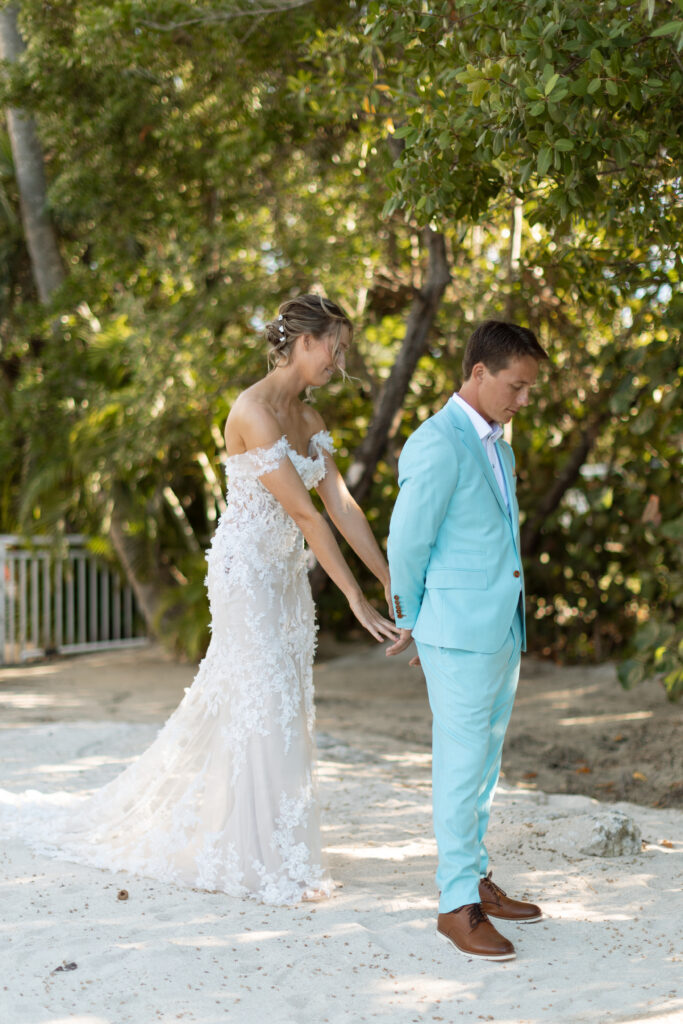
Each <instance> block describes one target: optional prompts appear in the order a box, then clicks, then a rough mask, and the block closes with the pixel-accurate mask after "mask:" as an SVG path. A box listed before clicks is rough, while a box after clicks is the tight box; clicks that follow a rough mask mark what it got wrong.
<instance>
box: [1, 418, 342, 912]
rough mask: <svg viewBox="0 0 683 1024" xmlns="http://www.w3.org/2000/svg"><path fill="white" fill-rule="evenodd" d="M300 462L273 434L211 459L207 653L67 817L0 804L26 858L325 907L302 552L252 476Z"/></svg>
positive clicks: (26, 802) (314, 469)
mask: <svg viewBox="0 0 683 1024" xmlns="http://www.w3.org/2000/svg"><path fill="white" fill-rule="evenodd" d="M326 451H328V452H332V451H334V448H333V445H332V439H331V437H330V435H329V434H328V433H327V432H325V431H321V432H319V433H318V434H316V435H314V437H313V438H312V439H311V443H310V447H309V455H308V456H306V457H304V456H302V455H300V454H299V453H298V452H296V451H295V450H294V449H293V448H292V447H291V445H290V444H289V442H288V440H287V438H286V437H285V436H283V437H282V438H281V439H280V440H279V441H277V442H276V443H275V444H273V445H272V446H270V447H268V448H259V449H254V450H251V451H248V452H244V453H243V454H241V455H233V456H231V457H229V458H228V459H227V460H226V469H227V474H228V485H229V487H228V507H227V511H226V512H225V513H224V515H223V516H222V517H221V520H220V522H219V525H218V529H217V531H216V534H215V536H214V538H213V542H212V544H211V547H210V549H209V552H208V556H207V561H208V575H207V584H208V591H209V601H210V605H211V642H210V645H209V648H208V651H207V654H206V657H205V658H204V660H203V661H202V662H201V664H200V666H199V669H198V671H197V675H196V676H195V679H194V682H193V683H192V685H191V686H190V687H189V689H187V690H186V691H185V697H184V698H183V700H182V702H181V703H180V705H179V707H178V708H177V710H176V711H175V712H174V713H173V714H172V715H171V717H170V718H169V719H168V721H167V723H166V725H165V726H164V727H163V728H162V729H161V731H160V732H159V734H158V736H157V738H156V740H155V741H154V742H153V743H152V745H151V746H150V747H149V748H148V749H147V750H146V751H145V752H144V753H143V754H142V755H141V756H140V757H139V758H138V759H137V760H136V761H135V762H134V763H133V764H132V765H130V767H128V768H127V769H126V770H125V771H124V772H123V773H122V774H121V775H119V776H118V777H117V778H115V779H114V780H113V781H112V782H110V783H109V784H108V785H106V786H104V787H103V788H102V789H100V790H97V791H96V792H95V793H94V794H93V795H92V796H90V797H88V798H87V799H85V801H84V802H82V803H80V804H78V805H76V806H66V807H65V806H59V805H58V804H59V802H60V801H59V794H52V795H48V794H38V793H35V792H29V793H24V794H18V795H17V794H9V793H7V791H2V799H1V800H0V818H1V819H2V825H3V827H4V828H5V829H6V828H12V830H13V831H14V832H15V833H16V832H18V833H19V834H20V835H21V836H22V837H23V838H24V839H26V840H27V841H28V842H29V843H30V845H31V846H32V847H34V848H35V849H36V850H38V852H41V853H45V854H48V855H50V856H58V857H62V858H65V859H68V860H73V861H76V862H78V863H85V864H91V865H95V866H97V867H100V868H107V869H110V870H112V871H128V872H131V873H133V874H137V875H144V876H148V877H151V878H155V879H159V880H162V881H167V882H173V883H176V884H179V885H185V886H191V887H196V888H200V889H208V890H211V891H220V892H225V893H228V894H229V895H231V896H240V897H253V898H255V899H258V900H261V901H262V902H264V903H271V904H291V903H296V902H297V901H299V900H301V899H302V898H303V897H305V896H306V894H312V893H315V894H319V893H323V894H328V895H329V894H330V892H331V890H332V888H333V883H332V882H331V881H330V879H329V877H328V876H327V874H326V873H325V871H324V870H323V868H322V866H321V850H320V829H319V820H318V808H317V802H316V793H315V780H314V772H313V759H314V735H313V725H314V706H313V682H312V665H313V654H314V648H315V612H314V607H313V601H312V598H311V591H310V586H309V583H308V577H307V560H306V552H305V550H304V546H303V538H302V535H301V532H300V530H299V529H298V527H297V526H296V524H295V523H294V521H293V520H292V519H291V518H290V517H289V516H288V515H287V513H286V512H285V511H284V509H283V508H282V506H281V505H280V504H279V502H278V501H276V499H275V498H274V497H273V496H272V495H271V494H270V492H269V491H268V490H267V489H266V488H265V487H264V486H263V484H262V483H261V482H260V480H259V477H260V476H261V474H263V473H267V472H269V471H272V470H273V469H275V468H276V467H277V466H278V465H279V463H280V462H281V461H282V460H283V459H285V458H289V459H290V460H291V461H292V463H293V465H294V467H295V468H296V470H297V471H298V473H299V475H300V476H301V478H302V480H303V482H304V484H305V485H306V487H307V488H311V487H314V486H315V485H316V484H318V483H319V482H320V481H321V480H322V478H323V477H324V475H325V459H324V453H325V452H326Z"/></svg>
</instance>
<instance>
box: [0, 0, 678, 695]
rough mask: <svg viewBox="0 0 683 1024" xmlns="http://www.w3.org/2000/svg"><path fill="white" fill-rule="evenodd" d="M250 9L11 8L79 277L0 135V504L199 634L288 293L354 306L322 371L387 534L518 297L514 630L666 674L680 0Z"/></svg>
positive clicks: (19, 83) (9, 66) (544, 644)
mask: <svg viewBox="0 0 683 1024" xmlns="http://www.w3.org/2000/svg"><path fill="white" fill-rule="evenodd" d="M265 6H266V5H258V4H253V3H252V4H240V5H237V4H229V3H222V4H218V3H211V2H208V0H204V2H201V3H189V2H182V0H173V2H171V0H157V2H152V0H115V2H111V3H106V4H105V3H101V2H95V0H69V2H64V3H60V4H58V5H46V4H44V3H42V2H38V0H23V2H22V3H21V5H20V7H19V8H18V11H17V13H18V24H19V27H20V29H21V32H22V35H23V38H24V41H25V43H26V50H25V52H24V53H23V55H22V56H21V57H20V58H19V59H18V60H16V61H13V62H9V61H8V62H6V63H5V65H4V74H3V77H2V86H1V91H2V105H3V106H4V107H5V109H6V110H8V111H10V110H12V109H19V110H21V111H23V113H24V115H26V116H27V117H28V118H30V119H31V120H32V121H33V122H34V123H35V125H36V128H37V132H38V137H39V139H40V142H41V144H42V154H43V155H42V159H43V161H44V167H45V173H46V176H47V181H48V186H49V191H48V207H49V213H50V217H51V220H52V223H53V225H54V230H55V233H56V236H57V238H58V244H59V249H60V252H61V255H62V260H63V264H64V278H63V283H62V285H61V286H60V287H59V288H58V289H57V290H56V291H55V292H54V293H53V294H52V296H51V298H50V300H49V302H48V303H47V304H45V303H40V302H39V301H38V299H37V294H36V289H35V285H34V283H33V282H34V278H33V274H32V259H34V258H33V257H31V256H30V254H29V250H28V248H27V245H26V241H25V233H24V231H22V223H23V222H22V211H21V209H20V206H19V198H20V195H19V193H20V188H19V185H18V181H19V174H18V171H19V167H18V165H17V160H16V155H15V156H14V157H13V152H12V147H11V145H10V141H9V139H8V137H7V136H3V137H2V139H1V140H0V142H1V144H0V248H1V249H2V255H3V263H2V266H3V270H2V275H1V276H0V346H1V349H0V369H1V371H2V372H1V373H0V394H1V398H2V410H3V415H2V417H1V418H0V439H1V443H0V448H1V452H2V454H1V455H0V460H1V463H0V479H1V480H2V484H1V485H0V487H1V490H0V529H3V530H10V529H11V530H14V529H17V528H18V529H22V530H25V531H29V532H31V531H32V532H40V533H43V532H54V531H55V530H57V531H59V530H66V529H69V530H73V529H77V530H82V531H84V532H88V533H90V534H92V535H94V536H99V537H101V538H106V539H107V543H108V544H109V545H110V547H111V552H112V555H113V553H114V552H115V553H116V554H117V556H118V557H119V558H120V559H122V560H123V561H124V565H125V566H126V570H127V572H128V573H129V575H130V576H131V577H132V578H133V580H134V581H135V582H137V585H138V590H139V592H140V593H141V594H142V595H143V597H144V598H145V600H146V608H147V611H148V618H149V620H150V622H151V623H155V624H156V625H157V626H158V627H159V628H161V629H162V631H165V632H166V634H167V635H169V636H171V637H172V638H173V639H174V640H175V642H176V645H177V646H178V647H179V648H181V649H183V650H185V651H188V652H189V653H190V654H192V655H196V654H197V653H199V651H200V650H201V647H202V644H203V643H204V642H205V638H206V606H205V601H204V599H203V595H202V589H201V581H202V578H203V556H202V550H203V549H204V547H205V546H206V544H207V543H208V540H209V538H210V536H211V533H212V530H213V528H214V525H215V521H216V517H217V515H219V514H220V512H221V510H222V507H223V496H222V480H221V472H222V471H221V466H220V460H221V457H222V445H223V442H222V439H221V429H222V423H223V421H224V419H225V415H226V413H227V410H228V408H229V406H230V403H231V401H232V400H233V398H234V396H235V394H236V393H237V392H238V391H239V389H240V388H241V387H243V386H244V385H245V384H246V383H248V382H249V381H251V380H253V379H255V377H256V376H257V375H258V374H259V373H261V372H263V369H264V366H265V360H264V353H263V348H262V344H261V341H260V338H259V334H258V328H259V325H260V323H261V322H262V321H263V319H265V318H266V317H268V316H270V315H271V314H272V312H273V311H274V310H275V308H276V307H277V304H278V303H279V301H281V299H282V298H283V297H285V296H286V295H289V294H291V293H292V292H293V291H301V290H311V289H320V290H323V291H325V292H326V293H327V294H330V295H332V296H334V297H335V298H337V299H339V300H340V301H341V302H342V303H344V304H345V305H346V306H347V307H349V309H350V311H351V312H352V314H353V316H354V319H355V321H356V323H357V325H358V340H357V343H356V346H355V349H354V353H353V357H352V361H351V365H350V367H349V370H350V373H351V375H352V380H351V381H350V382H348V383H341V382H338V383H335V384H334V385H332V386H331V387H330V388H329V389H328V390H327V391H326V392H325V393H322V392H321V393H320V394H319V395H318V396H316V401H317V403H318V405H319V407H320V409H321V411H322V413H323V415H324V416H325V417H326V418H327V420H328V422H329V424H330V425H331V427H332V429H333V432H334V434H335V437H336V440H337V442H338V445H339V458H340V464H341V466H342V468H343V469H344V470H345V471H348V473H349V479H350V481H351V482H353V483H356V482H357V481H359V480H362V479H365V480H366V481H367V486H366V487H365V490H364V491H362V500H363V503H364V506H365V507H366V509H367V511H368V515H369V517H370V519H371V521H372V522H373V525H374V526H375V528H376V531H377V533H378V535H379V536H381V537H383V536H384V535H385V534H386V531H387V525H388V517H389V514H390V509H391V503H392V500H393V497H394V496H395V492H396V480H395V466H396V459H397V456H398V453H399V451H400V448H401V445H402V443H403V441H404V439H405V437H406V436H407V435H408V434H409V433H410V431H411V430H413V429H414V428H415V426H416V425H417V424H418V423H419V422H420V421H421V420H422V419H424V418H425V417H426V416H427V415H429V414H430V413H431V412H432V411H433V410H434V409H436V408H438V406H439V405H440V404H442V402H443V401H444V399H445V398H446V396H447V395H448V394H449V393H450V391H451V390H452V388H453V384H454V382H455V381H457V379H458V375H459V361H460V357H461V353H462V347H463V344H464V341H465V339H466V337H467V334H468V333H469V331H470V330H471V328H472V324H473V323H474V322H476V321H477V320H478V319H481V318H482V317H484V316H487V315H494V316H505V317H511V318H518V319H520V320H521V321H523V322H526V323H528V324H529V325H530V326H532V327H533V328H534V329H535V330H536V331H537V332H538V334H539V336H540V338H541V340H542V342H543V344H544V345H545V346H546V347H547V349H548V351H549V353H550V356H551V368H550V370H549V372H548V373H547V375H546V377H545V379H544V380H543V381H542V383H541V385H540V386H539V388H538V395H537V399H536V401H535V403H534V404H533V406H531V407H530V408H529V409H528V410H526V411H525V413H524V414H523V415H520V416H519V417H517V418H516V420H515V437H514V443H515V450H516V453H517V462H518V470H519V482H520V504H521V506H522V508H523V509H524V522H523V535H524V543H525V549H526V555H527V577H528V589H529V609H528V611H529V618H530V638H531V642H532V644H533V646H534V649H535V650H537V651H539V652H542V653H544V654H546V655H548V656H554V657H562V658H571V659H574V658H591V659H593V658H596V659H599V658H605V657H616V658H617V659H620V660H623V664H622V668H621V674H622V681H623V682H624V684H625V685H633V684H634V683H636V682H637V681H639V679H640V678H643V677H644V676H645V675H650V674H652V673H659V674H660V676H661V678H662V679H663V681H664V683H665V685H666V687H667V690H668V692H669V694H670V696H675V695H677V694H679V693H680V692H681V691H682V690H683V650H682V648H681V645H680V633H677V630H676V618H677V616H680V607H681V602H682V601H683V587H682V585H681V565H680V539H681V533H682V530H683V506H682V503H681V495H680V483H679V472H680V437H681V412H680V408H681V404H680V381H681V369H680V365H681V358H680V356H681V350H680V342H679V336H680V320H681V304H680V300H679V299H678V298H677V290H678V285H679V281H680V257H678V256H677V254H676V252H675V242H676V238H677V229H678V227H679V222H677V217H678V216H679V212H678V211H680V198H681V196H680V179H679V173H680V172H679V168H680V158H681V139H680V124H681V121H682V118H681V113H682V111H681V99H680V97H681V94H682V90H681V85H682V84H683V82H682V79H683V71H682V67H683V65H682V63H681V42H682V41H683V28H682V27H681V26H682V25H683V18H682V17H681V4H680V3H679V2H678V0H677V3H675V4H674V3H652V2H650V3H647V2H645V3H641V2H637V3H636V2H634V3H623V2H617V0H576V2H574V3H572V4H558V3H549V2H546V0H532V2H530V3H526V4H524V5H517V4H510V3H505V2H502V0H478V2H460V3H458V4H454V3H433V4H426V3H423V2H417V0H407V2H400V3H399V2H398V0H396V2H393V0H392V2H387V3H378V2H371V3H369V4H368V5H366V6H362V7H361V6H358V5H355V4H348V3H344V4H342V3H332V4H330V3H322V2H318V3H295V2H290V3H286V2H280V3H278V4H273V5H272V7H277V8H278V9H277V10H271V13H267V14H266V13H264V8H265ZM267 6H268V7H269V8H270V7H271V5H270V4H269V5H267ZM13 10H17V5H13V7H12V6H10V7H7V8H6V11H10V12H12V11H13ZM9 125H10V122H9V120H8V126H9ZM364 436H369V437H371V438H372V439H373V443H372V444H367V443H366V444H365V447H363V446H361V441H362V439H363V437H364ZM359 466H360V469H359ZM363 472H364V473H365V476H364V477H363ZM370 481H371V483H370ZM358 486H360V484H359V485H358ZM363 486H365V485H363ZM359 493H361V492H359ZM319 604H320V611H321V618H322V621H323V624H326V625H328V626H329V625H332V626H334V627H335V628H342V627H347V626H348V625H349V619H348V614H347V611H346V609H345V607H344V606H343V602H342V601H341V600H340V597H339V595H337V594H336V592H334V591H333V590H332V589H329V588H328V589H326V590H325V591H324V592H323V593H321V595H320V599H319Z"/></svg>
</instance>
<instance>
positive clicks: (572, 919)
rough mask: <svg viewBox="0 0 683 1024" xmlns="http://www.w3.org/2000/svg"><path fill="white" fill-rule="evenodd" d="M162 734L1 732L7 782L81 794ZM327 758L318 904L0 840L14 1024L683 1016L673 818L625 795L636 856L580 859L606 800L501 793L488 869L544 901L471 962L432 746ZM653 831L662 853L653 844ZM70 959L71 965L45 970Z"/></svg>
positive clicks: (1, 934) (95, 728)
mask: <svg viewBox="0 0 683 1024" xmlns="http://www.w3.org/2000/svg"><path fill="white" fill-rule="evenodd" d="M154 731H155V730H154V729H153V728H152V727H151V726H125V725H123V724H121V723H118V724H106V723H105V724H99V725H98V724H96V723H92V722H91V723H74V724H72V725H67V724H64V725H51V726H49V727H48V726H45V725H43V726H36V727H35V728H32V729H28V730H27V729H22V730H18V731H16V732H11V731H10V730H6V731H4V732H3V738H6V739H7V745H6V748H7V756H8V766H9V769H10V774H11V777H12V786H13V787H14V788H16V789H18V788H20V787H21V786H23V785H24V784H26V785H29V786H31V787H34V788H35V787H39V788H47V787H48V786H50V787H51V788H52V787H53V786H65V787H68V788H69V789H70V790H72V791H73V793H74V794H76V795H77V794H80V793H84V792H86V787H87V788H88V789H91V788H92V787H94V786H96V785H98V784H101V783H102V782H103V781H105V780H107V779H108V778H110V777H111V775H112V774H113V773H115V772H116V771H117V770H118V769H119V768H120V767H122V766H125V764H128V763H129V762H130V760H131V758H133V757H134V756H135V754H136V753H137V752H138V751H139V750H141V749H144V747H145V746H146V744H147V742H149V739H150V738H151V737H152V736H153V735H154ZM321 758H322V760H321V762H320V769H319V773H318V774H319V779H320V786H321V803H322V806H323V810H324V814H323V838H324V842H325V843H326V854H327V856H328V857H329V861H330V868H331V872H332V877H333V878H335V879H336V880H337V881H339V882H341V883H342V886H343V887H342V888H340V889H337V890H336V891H335V893H334V895H333V896H332V898H330V899H328V900H324V901H320V902H317V903H315V904H301V905H299V906H297V907H291V908H277V907H264V906H262V905H259V904H255V903H253V902H252V901H240V900H235V899H231V898H229V897H227V896H225V895H222V894H220V893H208V892H203V891H198V890H189V889H180V888H176V887H174V886H172V885H165V884H162V883H158V882H155V881H152V880H148V879H145V878H140V877H136V876H133V875H129V874H125V873H122V872H121V873H118V874H115V875H112V874H109V873H107V872H106V871H98V870H97V869H94V868H87V867H83V866H79V865H73V864H69V863H66V862H59V861H56V860H47V859H45V858H41V857H38V856H35V855H33V854H31V853H30V852H29V851H28V850H27V849H26V848H25V847H24V846H23V844H22V843H21V842H20V841H18V840H13V841H8V840H6V841H5V842H4V843H3V844H2V846H1V847H0V863H2V868H3V878H4V880H3V881H2V882H0V886H1V890H0V891H2V899H3V918H4V920H3V922H2V924H0V950H1V951H2V952H3V953H10V954H11V957H12V963H13V964H15V965H16V967H15V972H14V974H13V975H10V976H7V977H6V978H5V979H4V981H3V985H6V986H7V990H6V992H5V996H6V1000H8V1001H9V1004H8V1005H9V1007H10V1016H9V1017H8V1018H7V1019H8V1020H9V1021H11V1024H57V1022H59V1021H61V1022H63V1024H66V1022H67V1021H68V1022H69V1024H74V1021H76V1022H79V1021H80V1022H82V1024H151V1022H152V1021H155V1020H162V1021H175V1020H181V1021H182V1020H188V1021H193V1022H195V1024H226V1022H228V1021H229V1022H230V1024H254V1022H255V1021H259V1020H262V1019H263V1018H264V1017H265V1018H266V1020H267V1021H268V1024H323V1022H328V1024H360V1022H363V1024H365V1022H366V1021H367V1022H368V1024H413V1022H415V1021H418V1022H419V1021H425V1022H426V1024H432V1022H443V1024H454V1022H456V1021H457V1024H461V1022H462V1024H478V1022H479V1021H481V1020H493V1021H495V1022H496V1024H522V1022H530V1024H559V1022H562V1024H571V1022H573V1021H576V1022H577V1024H578V1022H581V1024H609V1022H611V1021H614V1020H619V1021H620V1022H622V1024H624V1022H625V1021H627V1020H629V1021H631V1022H632V1024H636V1022H653V1024H658V1022H659V1021H661V1022H662V1024H673V1021H674V1019H675V1015H676V1014H678V1013H680V1012H681V1010H683V1004H682V1003H681V1001H680V997H679V996H678V979H679V971H680V963H679V962H678V961H677V955H678V954H677V948H676V946H677V942H678V927H679V916H680V915H679V912H678V909H677V905H678V904H677V901H678V895H677V892H676V888H677V882H676V881H675V879H677V878H678V877H680V871H678V870H677V869H676V867H675V865H676V864H677V863H678V861H680V858H681V842H680V840H681V823H682V822H683V815H681V814H680V812H676V811H656V810H653V809H650V808H642V807H631V806H629V805H625V807H626V809H627V810H628V813H631V814H633V815H634V816H636V817H637V820H638V822H639V825H640V827H641V829H642V832H643V835H644V836H646V838H648V841H649V842H648V845H647V847H646V848H645V850H644V851H643V852H642V853H641V854H638V855H634V856H631V857H622V858H616V859H605V858H596V857H587V856H584V855H580V854H578V853H577V852H576V850H575V848H574V847H573V846H572V844H571V836H572V829H573V827H574V823H575V821H578V820H579V818H581V816H584V817H585V816H586V815H587V814H593V813H598V812H600V811H601V805H600V804H598V803H597V802H596V801H591V800H589V799H587V798H585V797H576V796H575V797H562V796H550V797H548V796H546V795H545V794H544V793H532V792H520V791H519V790H516V789H514V788H506V787H505V786H502V787H501V788H500V789H499V792H498V795H497V798H496V802H495V805H494V809H493V815H492V821H491V829H490V833H489V837H490V843H489V849H490V853H491V858H492V865H493V869H494V878H495V879H496V880H497V881H498V882H499V884H501V885H502V886H503V888H505V889H507V890H508V891H509V892H511V893H512V894H514V895H517V896H524V895H526V896H528V897H529V898H533V899H534V900H538V902H540V903H541V905H542V907H543V909H544V913H545V918H544V920H542V921H541V922H539V923H538V924H534V925H529V926H526V927H519V926H515V925H511V924H501V925H500V928H501V931H502V932H503V933H504V934H506V935H507V936H508V937H509V938H511V939H512V941H513V942H514V943H515V946H516V948H517V959H516V960H514V961H510V962H507V963H500V964H494V963H489V962H486V961H473V960H470V959H468V958H465V957H463V956H461V955H459V954H458V953H457V952H456V951H455V950H454V949H453V948H452V947H449V946H447V945H445V944H443V943H442V942H440V941H439V940H438V939H437V937H436V935H435V923H436V913H437V894H436V891H435V883H434V872H435V869H436V844H435V842H434V839H433V834H432V829H431V804H430V791H429V790H430V779H429V774H430V763H431V759H430V757H429V754H428V752H425V751H424V750H420V751H412V750H409V749H408V750H406V749H405V748H398V749H396V750H385V751H384V752H383V753H381V754H380V753H375V752H373V751H363V750H361V749H357V748H354V747H351V746H349V745H347V744H345V743H344V742H342V741H338V742H337V741H335V742H334V743H333V744H332V745H331V746H330V748H329V756H328V754H327V753H326V751H325V750H324V749H323V750H321ZM659 836H662V837H666V838H667V841H669V842H670V843H671V844H672V846H671V847H660V846H657V847H653V846H652V845H651V843H653V842H654V841H655V839H656V838H657V837H659ZM664 853H666V855H667V856H666V859H665V858H664V857H663V854H664ZM672 856H674V858H675V859H674V861H672V859H671V857H672ZM123 888H125V889H126V890H127V892H128V894H129V895H128V899H127V900H125V901H119V900H118V899H117V893H118V891H119V890H120V889H123ZM65 960H66V961H73V962H75V963H76V964H77V965H78V966H77V969H75V970H73V971H72V972H71V973H68V974H55V973H53V972H54V971H55V969H56V967H57V966H58V965H60V964H62V963H63V962H64V961H65ZM103 1006H106V1007H107V1008H108V1010H107V1013H106V1014H105V1016H104V1017H102V1016H99V1014H100V1013H101V1007H103ZM46 1007H49V1010H48V1009H46ZM79 1014H80V1016H79ZM667 1016H668V1018H669V1019H668V1020H667ZM3 1024H4V1020H3Z"/></svg>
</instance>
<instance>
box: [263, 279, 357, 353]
mask: <svg viewBox="0 0 683 1024" xmlns="http://www.w3.org/2000/svg"><path fill="white" fill-rule="evenodd" d="M345 330H346V331H348V338H349V341H351V338H352V337H353V324H352V323H351V321H350V319H349V317H348V316H347V314H346V313H345V312H344V310H343V309H342V308H341V306H338V305H337V303H336V302H332V301H331V299H325V298H323V296H322V295H297V296H296V298H294V299H287V301H286V302H283V303H282V305H281V306H280V308H279V309H278V315H277V317H276V318H275V320H271V322H270V323H268V324H266V326H265V335H266V340H267V342H268V344H269V345H270V351H269V352H268V366H269V367H270V369H271V370H272V369H274V368H275V367H276V366H286V365H287V363H288V362H289V359H290V356H291V354H292V349H293V347H294V342H295V341H296V339H297V338H298V337H300V335H302V334H310V335H311V336H312V337H314V338H325V337H327V336H328V335H331V336H332V338H333V342H332V357H333V359H334V361H335V363H336V361H337V356H338V355H339V349H340V348H341V343H342V338H343V335H344V331H345Z"/></svg>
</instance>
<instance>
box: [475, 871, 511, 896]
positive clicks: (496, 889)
mask: <svg viewBox="0 0 683 1024" xmlns="http://www.w3.org/2000/svg"><path fill="white" fill-rule="evenodd" d="M481 884H482V885H483V886H485V887H486V888H487V889H489V890H490V891H491V892H492V893H493V895H494V896H506V895H507V893H506V892H505V889H501V887H500V886H499V885H496V883H495V882H494V881H493V879H492V878H491V872H490V871H489V873H488V875H487V876H486V878H482V880H481Z"/></svg>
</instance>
